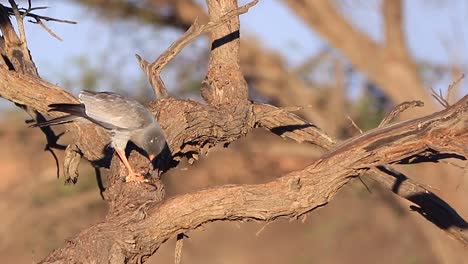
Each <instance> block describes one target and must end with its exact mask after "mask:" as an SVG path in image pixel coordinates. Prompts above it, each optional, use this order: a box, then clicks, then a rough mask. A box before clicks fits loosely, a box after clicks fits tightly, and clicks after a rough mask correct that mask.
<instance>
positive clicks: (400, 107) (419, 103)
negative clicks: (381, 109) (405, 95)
mask: <svg viewBox="0 0 468 264" xmlns="http://www.w3.org/2000/svg"><path fill="white" fill-rule="evenodd" d="M422 106H424V103H423V102H422V101H408V102H403V103H401V104H399V105H397V106H395V107H394V108H393V109H392V111H391V112H390V113H388V114H387V115H386V116H385V117H384V119H382V121H381V122H380V124H379V126H378V127H383V126H384V125H386V124H388V123H390V122H391V121H393V120H394V119H395V118H396V117H397V116H398V115H399V114H401V113H402V112H403V111H405V110H406V109H408V108H414V107H422Z"/></svg>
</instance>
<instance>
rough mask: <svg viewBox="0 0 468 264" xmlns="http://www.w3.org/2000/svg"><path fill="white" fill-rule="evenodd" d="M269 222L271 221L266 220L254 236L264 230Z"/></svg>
mask: <svg viewBox="0 0 468 264" xmlns="http://www.w3.org/2000/svg"><path fill="white" fill-rule="evenodd" d="M271 222H272V221H267V222H266V223H265V224H264V225H263V226H262V227H261V228H260V229H259V230H258V231H257V233H255V236H257V237H258V236H260V233H262V232H263V230H265V228H266V227H267V226H268V225H269V224H271Z"/></svg>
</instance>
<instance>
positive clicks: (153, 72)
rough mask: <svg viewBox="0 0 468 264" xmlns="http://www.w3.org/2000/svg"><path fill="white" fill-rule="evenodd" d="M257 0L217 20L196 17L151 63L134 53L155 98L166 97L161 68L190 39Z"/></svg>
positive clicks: (247, 8) (216, 25)
mask: <svg viewBox="0 0 468 264" xmlns="http://www.w3.org/2000/svg"><path fill="white" fill-rule="evenodd" d="M257 3H258V0H254V1H252V2H250V3H248V4H246V5H244V6H241V7H239V8H237V9H234V10H231V11H229V12H228V13H226V14H225V15H224V16H222V17H221V18H220V19H219V20H217V21H210V22H208V23H206V24H204V25H199V24H198V19H195V22H193V24H192V25H191V26H190V28H189V29H188V30H187V31H186V32H185V33H184V34H183V35H182V36H181V37H180V38H179V39H178V40H176V41H175V42H174V43H172V44H171V46H170V47H169V48H168V49H167V50H166V51H165V52H164V53H163V54H161V55H160V56H159V57H158V58H157V59H156V60H155V61H154V62H153V63H151V64H150V63H148V62H147V61H146V60H144V59H143V58H142V57H141V56H140V55H138V54H135V56H136V58H137V59H138V62H139V63H140V67H141V69H142V70H143V71H144V72H145V74H146V75H147V76H148V79H149V82H150V84H151V86H152V87H153V89H154V92H155V94H156V97H157V99H162V98H166V97H167V95H168V94H167V88H166V86H165V85H164V82H163V81H162V80H161V77H160V74H161V71H162V69H163V68H164V67H165V66H166V65H167V64H168V63H169V62H170V61H171V60H172V59H173V58H174V57H175V56H176V55H177V54H179V52H180V51H181V50H182V49H183V48H184V47H185V46H187V45H188V44H189V43H190V42H191V41H192V40H194V39H195V38H197V37H198V36H200V35H201V34H203V33H205V32H208V31H211V30H213V29H214V28H216V27H218V26H220V25H222V24H224V23H225V22H227V21H229V20H230V19H232V18H233V17H235V16H238V15H240V14H244V13H246V12H247V11H248V10H249V9H250V8H251V7H252V6H254V5H256V4H257Z"/></svg>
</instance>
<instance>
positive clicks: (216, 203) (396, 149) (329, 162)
mask: <svg viewBox="0 0 468 264" xmlns="http://www.w3.org/2000/svg"><path fill="white" fill-rule="evenodd" d="M467 111H468V96H465V98H463V99H462V100H461V101H460V102H458V103H457V104H456V105H454V106H452V107H450V108H449V109H447V110H444V111H441V112H438V113H435V114H432V115H430V116H425V117H423V118H420V119H414V120H410V121H407V122H403V123H397V124H394V125H391V126H389V127H386V128H378V129H375V130H373V131H370V132H367V133H364V134H362V135H359V136H358V137H356V138H353V139H351V140H349V141H347V142H344V143H343V144H340V145H339V146H337V147H336V148H335V149H334V150H332V151H331V152H329V153H328V154H327V155H325V156H324V157H322V158H321V159H320V160H319V161H317V162H315V163H314V164H312V165H310V166H309V167H307V168H305V169H304V170H302V171H297V172H292V173H289V174H287V175H286V176H283V177H281V178H279V179H277V180H274V181H272V182H269V183H266V184H258V185H234V186H232V185H231V186H221V187H216V188H210V189H207V190H202V191H198V192H195V193H190V194H186V195H181V196H177V197H175V198H173V199H170V200H167V201H166V202H163V203H161V204H158V205H156V206H155V207H154V208H152V209H149V210H148V211H147V212H146V213H141V214H138V215H137V216H134V214H135V212H131V213H128V214H122V215H118V216H115V218H112V219H109V220H108V221H107V222H105V223H101V224H98V225H96V226H93V227H91V228H89V229H87V230H85V231H83V232H82V233H81V234H80V235H78V236H77V237H76V238H75V239H73V240H70V241H69V243H67V245H65V246H64V247H62V248H60V249H58V250H56V251H54V252H53V253H52V254H51V255H49V256H48V257H47V258H46V259H45V260H44V262H43V263H53V262H56V261H58V262H59V263H64V262H67V261H70V260H73V261H75V262H86V261H96V262H107V261H108V258H106V255H107V254H104V253H102V252H109V250H110V249H111V248H116V247H118V248H120V250H119V252H122V253H123V254H124V255H125V256H126V258H127V259H128V260H129V261H130V262H137V261H141V260H143V261H144V260H145V259H146V258H147V257H148V256H150V255H151V254H153V253H154V251H155V250H157V249H158V248H159V246H160V245H161V244H162V243H164V242H165V241H167V240H168V239H169V238H171V237H175V236H177V234H180V233H184V232H187V231H189V230H192V229H195V228H197V227H199V226H201V225H203V224H206V223H209V222H213V221H227V220H231V221H232V220H235V221H239V220H242V221H247V220H261V221H271V220H274V219H277V218H298V217H299V216H301V215H303V214H305V213H307V212H310V211H312V210H314V209H316V208H318V207H321V206H324V205H325V204H327V203H328V202H329V201H330V200H331V199H333V197H334V195H335V194H336V193H337V192H338V191H339V190H340V189H341V187H343V186H344V185H345V184H346V183H348V182H349V181H350V180H351V179H352V178H354V177H357V176H359V175H362V174H363V173H365V172H366V171H368V170H369V169H370V168H372V167H374V166H383V165H386V164H391V163H397V162H399V161H401V160H404V159H407V158H410V157H413V156H414V155H417V154H421V153H425V152H427V151H430V150H432V149H436V150H441V151H444V152H430V153H431V154H429V155H430V156H431V157H432V158H434V159H437V158H441V157H443V156H441V154H443V153H458V154H463V155H468V153H467V152H465V151H464V150H463V147H461V148H460V145H462V146H466V145H467V144H468V133H467V130H466V127H465V125H464V124H465V123H466V122H467V121H468V115H467ZM453 137H456V139H457V141H458V143H455V140H453ZM426 142H429V144H426ZM460 158H462V157H461V156H460ZM465 158H466V156H465ZM424 194H427V193H421V194H420V195H424ZM415 200H416V198H415ZM422 209H423V210H424V209H426V208H422ZM452 210H453V209H452ZM453 212H455V211H453ZM455 214H456V212H455ZM458 217H459V216H458ZM459 219H461V220H460V221H458V222H451V223H452V224H454V225H455V224H456V226H445V227H443V228H445V229H450V228H452V229H450V230H452V231H453V229H457V230H458V232H457V234H458V235H460V237H459V238H460V241H462V242H463V243H464V244H465V245H467V244H468V239H467V237H466V234H463V233H461V232H460V230H464V229H466V228H467V227H468V225H467V223H466V222H465V221H464V220H463V219H462V218H461V217H459ZM97 233H98V234H99V235H98V236H96V234H97ZM110 238H111V239H110Z"/></svg>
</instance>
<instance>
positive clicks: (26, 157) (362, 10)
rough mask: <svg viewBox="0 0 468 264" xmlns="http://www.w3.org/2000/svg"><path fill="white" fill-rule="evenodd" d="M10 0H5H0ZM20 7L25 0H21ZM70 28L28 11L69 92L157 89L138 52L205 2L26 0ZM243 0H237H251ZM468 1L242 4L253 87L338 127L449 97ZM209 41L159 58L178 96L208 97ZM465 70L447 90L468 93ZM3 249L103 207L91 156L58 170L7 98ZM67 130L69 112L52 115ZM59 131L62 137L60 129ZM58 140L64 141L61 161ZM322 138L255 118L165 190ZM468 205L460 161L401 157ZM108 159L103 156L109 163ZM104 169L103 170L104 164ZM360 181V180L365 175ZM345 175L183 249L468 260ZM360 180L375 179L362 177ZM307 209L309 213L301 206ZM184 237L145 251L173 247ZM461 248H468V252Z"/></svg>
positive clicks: (259, 171)
mask: <svg viewBox="0 0 468 264" xmlns="http://www.w3.org/2000/svg"><path fill="white" fill-rule="evenodd" d="M0 2H1V3H2V4H4V5H8V1H5V0H3V1H0ZM17 2H18V3H19V4H20V5H21V6H23V7H25V6H26V5H27V1H17ZM32 3H33V5H34V6H48V7H50V8H49V9H46V10H39V11H38V12H37V13H40V14H41V15H45V16H50V17H55V18H62V19H68V20H74V21H77V22H78V24H76V25H68V24H59V23H53V22H47V25H48V26H49V27H50V28H51V29H52V30H53V31H54V32H55V33H56V34H57V35H59V36H60V37H61V38H62V39H63V41H58V40H57V39H55V38H53V37H52V36H50V35H49V34H48V33H47V32H46V31H45V30H43V29H42V28H41V27H40V26H38V25H34V24H31V23H26V33H27V35H28V38H29V47H30V50H31V53H32V56H33V58H34V60H35V62H36V65H37V67H38V70H39V73H40V75H41V76H42V77H43V78H44V79H46V80H47V81H49V82H51V83H55V84H58V85H59V86H61V87H65V88H66V89H68V90H69V91H71V92H72V93H74V94H77V93H78V92H79V91H80V90H82V89H86V90H98V91H114V92H120V93H124V94H127V95H130V96H134V97H136V98H139V100H141V101H142V102H148V101H149V100H152V99H153V94H152V89H151V88H150V86H149V84H148V82H147V80H146V77H145V76H144V74H143V72H142V71H141V70H140V69H139V65H138V62H137V60H136V59H135V57H134V54H139V55H141V56H142V57H143V58H145V59H146V60H148V61H152V60H154V59H155V58H156V57H157V56H158V55H159V54H161V52H162V51H164V50H165V49H166V48H167V47H168V46H169V45H170V44H171V43H172V42H173V41H175V40H176V39H177V37H179V36H180V35H181V34H182V33H183V32H184V30H186V29H187V28H188V26H189V25H190V24H191V23H192V22H193V21H194V19H195V17H199V19H200V20H201V21H202V22H206V21H207V15H206V4H205V2H204V1H197V0H140V1H131V0H66V1H32ZM245 3H247V1H240V4H245ZM467 24H468V3H467V2H466V1H463V0H452V1H439V0H430V1H429V0H412V1H409V0H407V1H404V0H402V1H399V0H387V1H384V0H370V1H362V0H333V1H331V0H330V1H323V0H322V1H318V0H309V1H298V0H269V1H266V0H262V1H260V3H259V4H258V5H257V6H255V7H254V8H252V9H251V10H250V11H249V12H248V13H247V14H244V15H242V16H241V50H242V54H241V65H242V70H243V71H244V74H245V77H246V80H247V81H248V84H249V87H250V94H251V98H252V99H254V100H256V101H261V102H266V103H271V104H274V105H277V106H304V105H310V107H309V108H307V109H306V110H303V111H301V112H299V113H298V114H299V115H301V116H302V117H304V118H305V119H307V120H309V121H311V122H313V123H314V124H317V125H318V126H319V127H321V128H323V129H324V130H325V131H327V132H328V133H330V134H332V135H334V136H335V137H337V138H340V139H346V138H348V137H351V136H354V135H357V134H359V133H360V132H359V129H357V128H356V127H355V126H353V125H352V123H351V121H350V120H354V122H355V123H356V125H357V126H358V127H359V128H360V129H361V130H363V131H366V130H369V129H372V128H374V127H376V126H377V125H378V124H379V122H380V120H381V119H382V118H383V117H384V116H385V114H386V113H387V112H389V111H390V110H391V109H392V107H393V106H395V104H398V103H401V102H403V101H405V100H423V101H424V102H425V107H424V108H422V109H414V110H410V111H409V112H408V113H406V114H405V115H404V116H403V117H402V118H412V117H417V116H420V115H423V114H428V113H431V112H434V111H438V110H440V109H442V107H441V106H440V105H438V104H437V103H436V102H435V100H434V99H433V98H432V97H431V89H434V90H435V91H437V92H439V90H440V91H441V92H442V93H443V94H444V95H446V94H447V93H448V90H447V87H448V86H449V85H450V84H451V83H452V82H453V81H454V80H456V79H458V78H459V77H460V76H461V75H462V73H466V72H467V70H466V69H467V59H468V45H467V44H468V30H467V27H466V26H465V25H467ZM209 47H210V43H209V42H208V38H207V37H206V36H202V37H200V38H199V39H197V40H196V41H194V42H193V43H191V44H190V45H189V46H188V47H187V48H186V49H185V50H184V51H183V52H182V53H181V54H180V55H179V56H177V57H176V59H175V60H174V61H173V62H172V63H171V64H170V65H169V66H168V67H167V68H166V69H165V71H164V72H163V79H164V81H165V83H166V86H167V87H168V88H169V90H170V93H171V95H172V96H175V97H179V98H190V99H193V100H201V99H200V95H199V88H200V82H201V80H202V79H203V78H204V74H205V72H206V69H207V62H208V57H209ZM467 92H468V85H467V81H462V82H461V83H460V84H459V85H457V86H456V87H454V88H453V89H451V92H450V97H449V101H450V102H451V103H453V102H455V101H456V100H458V99H459V98H461V97H462V96H463V95H465V94H467ZM0 108H1V113H0V143H1V145H2V146H6V147H3V148H0V175H1V179H2V180H1V181H0V215H1V217H0V262H2V263H31V262H32V261H38V260H40V259H41V258H43V257H44V256H45V255H46V254H47V253H48V252H49V251H51V250H52V249H54V248H56V247H58V246H60V245H61V244H63V243H64V242H65V241H66V239H67V238H69V237H71V236H74V235H75V234H77V233H78V232H79V231H80V230H82V229H83V228H86V227H87V226H90V225H92V224H93V223H96V222H98V221H100V220H102V219H103V217H104V216H105V214H106V205H105V202H104V201H103V200H102V199H101V196H100V194H99V189H98V187H97V183H96V177H95V174H94V169H92V167H91V166H90V165H89V164H87V163H86V162H84V161H83V162H82V163H81V168H80V170H81V174H80V178H79V181H78V183H77V184H76V185H75V186H69V185H64V182H63V178H59V179H57V176H56V164H55V161H54V159H53V157H52V155H51V154H50V153H49V152H45V151H44V146H45V143H46V141H45V138H44V136H43V134H41V133H40V131H39V130H37V129H30V128H27V125H26V124H25V123H24V120H25V119H27V116H26V115H25V114H24V113H23V112H22V111H20V110H19V109H18V108H15V107H14V105H13V104H11V103H10V102H8V101H6V100H2V101H1V102H0ZM56 129H57V130H60V128H56ZM67 140H68V139H67V138H66V137H65V138H64V139H63V143H66V142H67ZM62 154H63V153H61V152H58V156H59V161H60V164H61V163H62V162H63V155H62ZM321 154H323V152H321V151H320V150H319V149H316V148H313V147H311V146H307V145H303V144H297V143H295V142H290V141H284V140H282V139H280V138H279V137H276V136H274V135H271V134H269V133H267V132H265V131H262V130H255V131H254V132H253V133H251V134H249V135H248V136H247V137H246V138H243V139H241V140H239V141H237V142H235V143H234V144H231V145H230V146H229V147H228V148H222V147H219V148H216V149H215V150H214V151H212V152H210V155H208V156H207V157H204V158H202V159H201V160H200V161H199V162H196V163H195V164H194V165H189V164H188V163H186V162H182V163H181V164H179V166H178V167H177V168H175V169H172V170H171V171H169V172H168V173H166V174H165V175H164V176H163V179H164V181H165V182H166V184H167V187H166V189H167V193H168V196H173V195H177V194H181V193H186V192H190V191H194V190H198V189H201V188H204V187H209V186H216V185H220V184H237V183H249V184H252V183H262V182H267V181H270V180H272V179H275V178H277V177H279V176H281V175H283V174H285V173H287V172H290V171H293V170H299V169H302V168H304V167H305V166H307V165H308V164H311V163H312V162H313V161H314V160H315V159H317V158H318V157H319V156H320V155H321ZM398 169H400V170H402V171H404V172H405V173H406V174H407V176H409V177H411V178H413V179H415V180H416V181H419V182H422V183H424V184H428V185H430V186H432V187H433V188H434V189H433V190H432V191H434V192H435V193H437V194H439V195H440V196H441V197H442V198H444V199H445V200H446V201H447V202H448V203H449V204H450V205H452V206H453V207H454V208H455V209H456V210H457V211H458V212H459V213H460V215H462V216H463V217H465V219H466V217H468V203H467V202H466V201H467V197H468V193H467V191H468V181H467V180H466V177H467V176H468V173H466V171H467V169H466V163H463V162H457V161H451V162H450V164H448V163H440V164H423V165H412V166H410V167H403V166H400V167H398ZM103 171H104V170H103ZM104 172H105V171H104ZM363 182H364V183H365V184H363ZM363 182H360V181H358V180H357V181H354V182H353V183H351V184H348V185H347V186H346V187H345V188H343V190H342V191H341V192H340V193H339V194H338V196H337V197H336V198H335V199H334V200H333V201H332V202H331V203H330V204H329V205H327V206H326V207H324V208H321V209H319V210H315V211H313V212H312V213H310V214H308V215H307V216H306V217H305V218H304V219H300V220H299V221H292V222H289V221H286V220H279V221H275V222H272V223H270V224H268V225H265V223H236V222H226V223H212V224H209V225H206V226H204V227H202V228H199V229H197V230H195V231H193V232H190V233H188V234H187V235H188V236H189V237H190V238H189V239H186V240H185V243H184V248H183V255H182V256H183V258H182V260H183V261H184V262H185V263H260V262H265V263H411V264H416V263H464V261H466V259H468V253H467V250H466V248H463V247H462V246H461V245H460V244H458V243H457V242H455V241H453V240H451V239H449V238H447V236H446V235H445V234H444V233H443V232H442V231H440V230H438V229H437V228H436V227H435V226H433V225H432V224H430V223H428V222H427V221H426V220H424V219H422V218H421V217H420V216H418V215H416V213H414V212H411V211H410V210H409V209H408V205H409V204H408V203H406V202H404V201H401V200H400V199H398V198H395V197H394V196H393V195H392V194H390V193H389V192H388V191H385V190H382V189H380V188H379V186H378V185H376V184H374V183H373V182H371V181H370V180H369V179H366V178H365V177H364V178H363ZM366 185H367V187H366ZM301 220H302V221H301ZM174 245H175V242H174V241H173V240H170V241H169V242H167V243H166V244H164V245H163V246H162V247H161V248H160V249H159V250H158V251H157V253H156V254H155V255H154V256H153V257H152V258H151V259H150V261H149V262H148V263H171V262H173V255H174ZM465 263H466V262H465Z"/></svg>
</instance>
